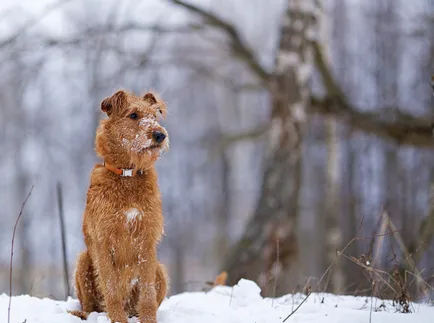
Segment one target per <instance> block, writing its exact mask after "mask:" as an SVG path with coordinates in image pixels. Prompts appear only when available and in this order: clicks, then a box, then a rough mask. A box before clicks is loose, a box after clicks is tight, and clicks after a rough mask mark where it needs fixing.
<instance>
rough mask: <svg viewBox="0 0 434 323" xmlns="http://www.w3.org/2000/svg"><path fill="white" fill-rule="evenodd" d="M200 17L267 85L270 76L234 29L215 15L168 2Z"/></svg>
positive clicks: (191, 6) (200, 9)
mask: <svg viewBox="0 0 434 323" xmlns="http://www.w3.org/2000/svg"><path fill="white" fill-rule="evenodd" d="M168 1H169V2H171V3H173V4H176V5H178V6H181V7H183V8H184V9H187V10H189V11H190V12H193V13H195V14H197V15H199V16H200V17H202V18H203V19H204V20H205V21H206V22H207V23H208V24H210V25H212V26H214V27H216V28H217V29H219V30H221V31H222V32H224V33H225V34H226V35H227V36H228V37H229V40H230V47H231V50H232V52H233V53H234V54H235V56H236V57H237V58H238V59H240V60H241V61H243V62H245V63H246V64H247V65H248V66H249V68H250V69H251V71H252V72H254V73H255V75H256V76H257V77H258V78H259V79H260V80H261V81H263V82H264V83H268V81H269V79H270V74H269V73H268V72H267V71H266V69H265V68H264V67H263V66H262V65H261V64H260V63H259V61H258V60H257V58H256V57H255V55H254V53H253V51H252V50H251V48H250V47H249V46H248V45H247V44H246V43H245V42H243V40H242V39H241V37H240V35H239V33H238V31H237V30H236V28H235V27H234V26H233V25H232V24H230V23H229V22H227V21H225V20H223V19H222V18H219V17H217V16H216V15H215V14H213V13H211V12H209V11H206V10H205V9H202V8H199V7H197V6H195V5H193V4H190V3H186V2H184V1H181V0H168Z"/></svg>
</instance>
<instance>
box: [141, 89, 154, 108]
mask: <svg viewBox="0 0 434 323" xmlns="http://www.w3.org/2000/svg"><path fill="white" fill-rule="evenodd" d="M143 100H145V102H147V103H149V104H150V105H153V104H155V103H157V98H156V97H155V95H154V93H151V92H148V93H146V94H145V95H144V96H143Z"/></svg>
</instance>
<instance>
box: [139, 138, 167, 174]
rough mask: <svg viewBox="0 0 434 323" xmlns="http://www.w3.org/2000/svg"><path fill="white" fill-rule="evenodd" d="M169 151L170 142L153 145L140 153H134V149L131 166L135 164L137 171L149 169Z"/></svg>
mask: <svg viewBox="0 0 434 323" xmlns="http://www.w3.org/2000/svg"><path fill="white" fill-rule="evenodd" d="M168 149H169V143H168V140H167V142H165V143H164V144H162V145H151V146H149V147H146V148H142V149H140V150H138V151H133V149H132V150H131V164H133V165H134V167H135V168H136V169H142V170H146V169H149V168H151V167H152V166H153V165H154V164H155V162H156V161H157V160H158V159H159V158H160V157H161V156H162V155H163V154H164V152H166V151H167V150H168Z"/></svg>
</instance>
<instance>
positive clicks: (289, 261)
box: [223, 0, 318, 295]
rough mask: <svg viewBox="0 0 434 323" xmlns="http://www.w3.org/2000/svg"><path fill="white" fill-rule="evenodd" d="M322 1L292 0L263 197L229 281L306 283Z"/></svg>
mask: <svg viewBox="0 0 434 323" xmlns="http://www.w3.org/2000/svg"><path fill="white" fill-rule="evenodd" d="M317 5H318V1H314V0H302V1H297V0H288V5H287V10H286V12H285V15H284V17H283V22H282V26H281V32H280V43H279V47H278V50H277V55H276V70H275V73H274V75H273V77H272V80H271V81H270V96H271V104H272V113H271V124H272V127H271V131H270V138H269V143H268V150H269V155H268V158H267V160H266V163H265V171H264V175H263V178H262V186H261V193H260V198H259V201H258V204H257V207H256V211H255V212H254V214H253V216H252V218H251V220H250V222H249V224H248V225H247V228H246V231H245V232H244V234H243V236H242V237H241V239H240V241H239V242H238V243H237V244H236V246H235V247H234V248H233V252H232V253H231V254H230V255H229V257H228V259H227V260H226V262H225V264H224V268H223V269H225V270H227V271H228V273H229V283H231V284H234V283H237V282H238V280H239V279H240V278H247V279H251V280H254V281H256V282H258V283H259V285H260V287H261V288H262V292H263V294H264V295H274V294H276V295H281V294H284V293H286V292H290V291H293V290H294V289H295V288H298V287H302V286H303V283H304V281H303V276H302V272H301V267H300V261H299V254H298V251H299V246H298V245H297V224H298V212H299V209H298V199H299V193H300V189H301V143H302V135H303V128H304V124H305V120H306V110H307V108H308V104H309V88H308V80H309V79H310V75H311V69H312V65H313V55H312V48H311V43H310V42H309V37H312V36H313V37H314V36H315V33H316V32H317V30H316V19H315V10H316V6H317Z"/></svg>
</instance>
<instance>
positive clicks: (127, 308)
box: [72, 90, 169, 323]
mask: <svg viewBox="0 0 434 323" xmlns="http://www.w3.org/2000/svg"><path fill="white" fill-rule="evenodd" d="M101 110H102V111H103V112H105V113H106V114H107V116H108V118H106V119H104V120H102V121H101V122H100V125H99V127H98V129H97V133H96V139H95V146H96V153H97V155H98V156H99V157H101V158H102V159H103V160H104V164H102V165H101V164H97V165H96V166H95V167H94V169H93V171H92V174H91V180H90V187H89V189H88V192H87V201H86V208H85V212H84V216H83V227H82V229H83V234H84V241H85V244H86V247H87V250H86V251H84V252H82V253H81V254H80V255H79V256H78V259H77V264H76V270H75V279H74V280H75V290H76V295H77V297H78V299H79V301H80V304H81V306H82V310H81V311H75V312H72V314H74V315H77V316H79V317H81V318H82V319H86V318H87V316H88V314H89V313H90V312H94V311H96V312H103V311H105V312H107V314H108V317H109V318H110V319H111V321H112V322H120V323H127V320H128V317H129V316H138V317H139V320H140V322H141V323H156V322H157V308H158V307H159V305H160V304H161V302H162V301H163V299H164V297H165V296H166V294H167V290H168V277H167V274H166V269H165V267H164V266H163V265H162V264H161V263H159V262H158V259H157V245H158V242H159V241H160V240H161V238H162V235H163V225H164V219H163V215H162V203H161V198H160V191H159V187H158V183H157V173H156V170H155V162H156V161H157V160H158V159H159V157H160V156H161V154H162V153H163V152H164V151H166V150H168V147H169V137H168V133H167V131H166V129H164V128H163V127H162V126H161V125H160V124H159V120H160V118H162V117H165V115H166V104H165V103H164V102H163V101H162V100H161V99H159V98H158V97H157V95H156V94H155V93H153V92H149V93H146V94H145V95H143V96H142V97H139V96H136V95H134V94H132V93H128V92H126V91H124V90H120V91H118V92H116V93H115V94H113V95H112V96H111V97H108V98H105V99H104V100H103V101H102V103H101Z"/></svg>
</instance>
